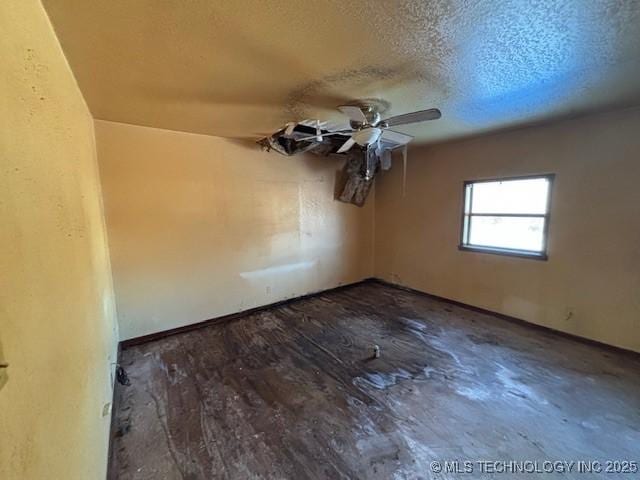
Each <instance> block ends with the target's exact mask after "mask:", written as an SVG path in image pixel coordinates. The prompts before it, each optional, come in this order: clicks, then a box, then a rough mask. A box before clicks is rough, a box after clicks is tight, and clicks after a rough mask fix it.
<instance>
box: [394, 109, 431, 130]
mask: <svg viewBox="0 0 640 480" xmlns="http://www.w3.org/2000/svg"><path fill="white" fill-rule="evenodd" d="M441 116H442V113H440V110H438V109H437V108H430V109H429V110H419V111H417V112H411V113H405V114H403V115H396V116H395V117H390V118H387V119H386V120H383V122H384V123H386V124H387V125H388V126H390V127H394V126H396V125H407V124H408V123H416V122H425V121H427V120H437V119H438V118H440V117H441Z"/></svg>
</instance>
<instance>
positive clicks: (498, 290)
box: [375, 109, 640, 351]
mask: <svg viewBox="0 0 640 480" xmlns="http://www.w3.org/2000/svg"><path fill="white" fill-rule="evenodd" d="M547 172H551V173H555V174H556V181H555V185H554V191H553V200H552V205H551V223H550V237H549V260H548V261H546V262H544V261H535V260H529V259H521V258H514V257H504V256H496V255H489V254H482V253H473V252H461V251H458V249H457V246H458V242H459V234H460V212H461V202H462V182H463V181H464V180H473V179H479V178H491V177H499V176H513V175H525V174H533V173H547ZM400 173H401V172H400V169H399V168H396V169H393V170H392V172H391V173H390V174H389V175H385V176H384V177H383V178H382V179H381V180H380V181H379V182H378V184H377V186H376V189H377V190H376V253H375V272H376V275H377V276H379V277H382V278H384V279H386V280H389V281H392V282H396V283H400V284H403V285H406V286H410V287H413V288H416V289H419V290H422V291H425V292H428V293H432V294H435V295H440V296H443V297H446V298H450V299H453V300H457V301H461V302H464V303H467V304H471V305H475V306H478V307H482V308H487V309H489V310H493V311H496V312H500V313H504V314H508V315H512V316H514V317H518V318H521V319H524V320H527V321H530V322H533V323H537V324H540V325H545V326H548V327H553V328H555V329H558V330H562V331H566V332H571V333H574V334H576V335H580V336H584V337H587V338H591V339H595V340H599V341H602V342H606V343H609V344H612V345H617V346H620V347H624V348H628V349H632V350H636V351H640V109H631V110H626V111H618V112H613V113H603V114H598V115H591V116H589V117H583V118H579V119H574V120H566V121H562V122H557V123H554V124H550V125H545V126H537V127H531V128H526V129H522V130H518V131H512V132H506V133H498V134H494V135H490V136H486V137H481V138H477V139H472V140H467V141H462V142H456V143H450V144H442V145H440V146H434V147H431V148H422V149H415V150H413V151H411V152H410V155H409V170H408V187H407V195H406V197H405V198H403V197H402V196H401V177H400ZM569 312H572V313H573V314H572V316H571V318H569V319H567V317H568V316H569Z"/></svg>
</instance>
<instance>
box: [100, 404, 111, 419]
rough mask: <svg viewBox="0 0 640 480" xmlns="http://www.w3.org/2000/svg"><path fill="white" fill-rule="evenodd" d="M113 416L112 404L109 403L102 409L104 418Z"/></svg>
mask: <svg viewBox="0 0 640 480" xmlns="http://www.w3.org/2000/svg"><path fill="white" fill-rule="evenodd" d="M110 415H111V402H107V403H105V404H104V406H103V407H102V416H103V417H108V416H110Z"/></svg>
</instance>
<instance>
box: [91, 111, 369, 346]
mask: <svg viewBox="0 0 640 480" xmlns="http://www.w3.org/2000/svg"><path fill="white" fill-rule="evenodd" d="M96 138H97V146H98V159H99V163H100V170H101V179H102V185H103V191H104V202H105V212H106V220H107V227H108V231H109V241H110V250H111V261H112V265H113V275H114V285H115V290H116V298H117V304H118V315H119V322H120V334H121V339H123V340H124V339H128V338H132V337H137V336H140V335H145V334H149V333H153V332H159V331H163V330H167V329H170V328H174V327H178V326H182V325H186V324H190V323H194V322H199V321H202V320H206V319H209V318H214V317H218V316H221V315H225V314H228V313H232V312H238V311H242V310H246V309H249V308H252V307H256V306H259V305H264V304H269V303H272V302H276V301H279V300H282V299H286V298H291V297H296V296H299V295H302V294H305V293H309V292H314V291H318V290H322V289H326V288H330V287H335V286H337V285H340V284H344V283H350V282H354V281H357V280H360V279H362V278H364V277H368V276H370V275H371V273H372V261H373V255H372V254H373V237H372V228H373V201H371V202H370V203H369V205H368V206H366V207H364V208H362V209H360V208H358V207H355V206H353V205H346V204H342V203H339V202H336V201H334V200H333V184H334V177H335V172H336V170H337V169H338V168H339V166H340V165H341V164H340V162H339V161H337V160H335V159H332V158H324V157H316V156H311V155H309V156H302V157H283V156H281V155H279V154H277V153H275V152H272V153H266V152H262V151H260V149H259V148H258V147H257V146H256V145H255V144H253V143H248V144H243V143H239V142H236V141H231V140H225V139H222V138H217V137H211V136H205V135H195V134H187V133H180V132H173V131H168V130H159V129H153V128H147V127H139V126H132V125H126V124H121V123H112V122H104V121H99V120H98V121H96Z"/></svg>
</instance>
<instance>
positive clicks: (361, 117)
mask: <svg viewBox="0 0 640 480" xmlns="http://www.w3.org/2000/svg"><path fill="white" fill-rule="evenodd" d="M338 110H340V111H341V112H342V113H344V114H345V115H346V116H347V117H349V124H350V127H351V128H350V129H345V130H335V131H329V132H327V133H320V132H319V130H318V131H317V132H316V134H315V135H312V136H309V137H303V138H299V139H298V141H308V140H315V141H321V140H322V137H327V136H330V135H349V139H348V140H346V141H345V142H344V143H343V144H342V146H341V147H340V148H339V149H338V150H337V152H336V153H344V152H347V151H349V150H350V149H351V148H352V147H353V146H354V145H355V144H358V145H360V146H361V147H365V148H366V147H369V146H370V145H373V144H376V143H378V142H379V141H381V140H383V141H387V142H390V143H392V144H395V145H397V146H402V145H406V144H407V143H409V142H410V141H411V140H413V137H412V136H411V135H406V134H404V133H400V132H396V131H394V130H390V127H396V126H400V125H408V124H410V123H418V122H425V121H428V120H437V119H438V118H440V117H441V116H442V114H441V113H440V110H438V109H437V108H430V109H428V110H418V111H416V112H411V113H405V114H402V115H396V116H394V117H389V118H386V119H384V120H381V119H380V113H379V112H378V110H377V109H376V108H375V107H374V106H372V105H342V106H340V107H338Z"/></svg>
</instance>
